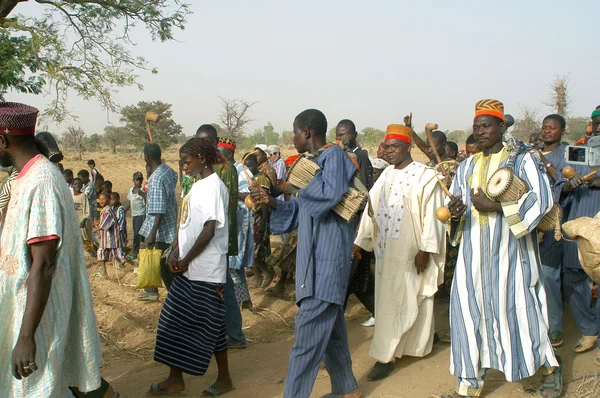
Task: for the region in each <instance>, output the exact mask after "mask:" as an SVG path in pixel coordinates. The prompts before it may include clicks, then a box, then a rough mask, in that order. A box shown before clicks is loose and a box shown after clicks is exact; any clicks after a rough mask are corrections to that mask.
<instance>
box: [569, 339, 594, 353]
mask: <svg viewBox="0 0 600 398" xmlns="http://www.w3.org/2000/svg"><path fill="white" fill-rule="evenodd" d="M597 342H598V336H583V337H581V338H580V339H579V340H578V341H577V344H575V347H573V351H575V352H576V353H578V354H581V353H582V352H586V351H589V350H591V349H592V348H594V347H596V343H597Z"/></svg>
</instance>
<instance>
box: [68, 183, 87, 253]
mask: <svg viewBox="0 0 600 398" xmlns="http://www.w3.org/2000/svg"><path fill="white" fill-rule="evenodd" d="M71 187H72V189H73V203H74V204H75V212H76V213H77V218H78V220H79V228H81V238H82V239H83V244H84V246H86V248H88V247H89V245H90V244H91V241H92V220H91V215H90V202H89V201H88V198H87V196H86V195H85V194H84V193H83V192H81V189H82V187H83V183H82V182H81V179H79V178H74V179H73V181H72V182H71Z"/></svg>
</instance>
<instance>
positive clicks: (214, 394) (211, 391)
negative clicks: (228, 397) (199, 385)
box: [200, 386, 235, 397]
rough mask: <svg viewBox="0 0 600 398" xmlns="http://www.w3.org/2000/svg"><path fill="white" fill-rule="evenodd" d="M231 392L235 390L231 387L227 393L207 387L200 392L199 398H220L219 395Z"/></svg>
mask: <svg viewBox="0 0 600 398" xmlns="http://www.w3.org/2000/svg"><path fill="white" fill-rule="evenodd" d="M233 390H235V387H231V388H230V389H229V390H227V391H219V390H217V389H216V388H215V387H213V386H208V387H206V388H205V389H204V391H202V394H200V396H201V397H220V396H221V395H224V394H227V393H228V392H232V391H233Z"/></svg>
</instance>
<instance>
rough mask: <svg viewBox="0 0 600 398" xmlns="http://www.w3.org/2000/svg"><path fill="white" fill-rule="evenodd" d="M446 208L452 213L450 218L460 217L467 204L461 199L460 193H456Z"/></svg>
mask: <svg viewBox="0 0 600 398" xmlns="http://www.w3.org/2000/svg"><path fill="white" fill-rule="evenodd" d="M448 210H450V213H452V218H455V219H457V218H461V217H462V216H463V214H465V211H466V210H467V206H465V204H464V203H463V201H462V195H456V196H455V197H454V198H453V199H452V200H450V202H449V203H448Z"/></svg>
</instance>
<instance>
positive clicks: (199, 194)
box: [179, 173, 229, 283]
mask: <svg viewBox="0 0 600 398" xmlns="http://www.w3.org/2000/svg"><path fill="white" fill-rule="evenodd" d="M228 203H229V194H228V193H227V187H225V184H223V182H222V181H221V179H220V178H219V176H217V175H216V174H214V173H213V174H211V175H210V176H208V177H206V178H204V179H202V180H199V181H197V182H196V183H195V184H194V185H193V186H192V189H191V190H190V193H189V194H187V196H186V197H185V198H183V202H182V205H181V206H182V207H181V223H180V224H179V256H180V257H179V258H183V257H185V256H186V255H187V254H188V252H189V251H190V249H191V248H192V246H194V243H196V239H198V236H199V235H200V233H201V232H202V230H203V229H204V224H205V223H206V222H207V221H213V220H214V221H216V230H215V236H213V238H212V239H211V241H210V242H209V243H208V246H206V248H205V249H204V251H203V252H202V253H201V254H200V255H199V256H198V257H196V258H195V259H193V260H192V261H191V262H190V265H189V268H188V270H187V271H186V272H185V273H184V274H183V275H184V276H185V277H187V278H188V279H189V280H191V281H202V282H210V283H225V278H226V272H227V249H228V243H229V234H228V232H229V231H228V230H229V228H228V224H227V205H228Z"/></svg>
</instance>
